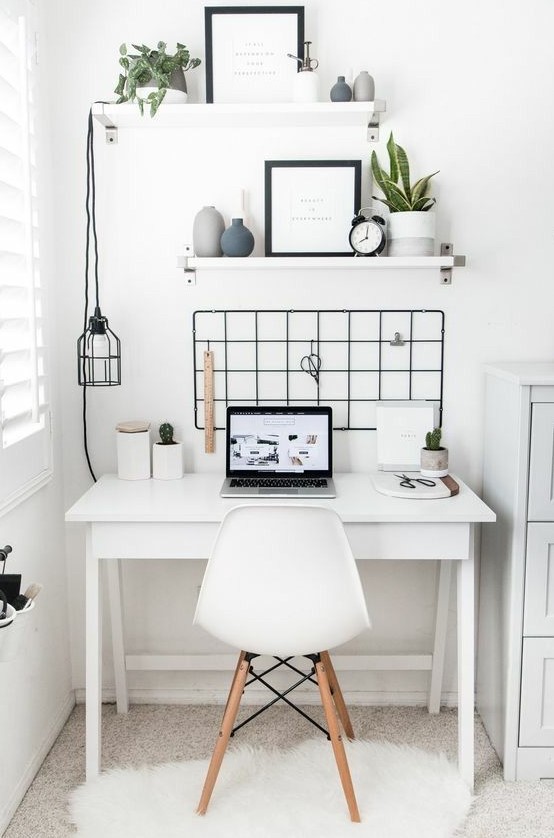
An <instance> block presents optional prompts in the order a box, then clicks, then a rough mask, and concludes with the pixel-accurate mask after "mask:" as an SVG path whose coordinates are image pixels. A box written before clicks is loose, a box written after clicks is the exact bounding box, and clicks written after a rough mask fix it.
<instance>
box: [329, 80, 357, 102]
mask: <svg viewBox="0 0 554 838" xmlns="http://www.w3.org/2000/svg"><path fill="white" fill-rule="evenodd" d="M329 95H330V97H331V102H350V100H351V99H352V88H351V87H350V85H349V84H347V83H346V82H345V80H344V76H339V77H338V79H337V80H336V82H335V83H334V85H333V87H332V88H331V92H330V94H329Z"/></svg>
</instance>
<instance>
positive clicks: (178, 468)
mask: <svg viewBox="0 0 554 838" xmlns="http://www.w3.org/2000/svg"><path fill="white" fill-rule="evenodd" d="M159 434H160V441H159V442H155V443H154V445H153V446H152V476H153V477H154V478H155V479H156V480H179V479H180V478H181V477H182V476H183V473H184V469H183V443H182V442H176V441H175V440H174V439H173V425H170V424H169V422H163V423H162V424H161V425H160V430H159Z"/></svg>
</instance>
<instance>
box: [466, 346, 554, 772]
mask: <svg viewBox="0 0 554 838" xmlns="http://www.w3.org/2000/svg"><path fill="white" fill-rule="evenodd" d="M483 499H484V501H485V503H487V504H488V505H489V506H491V507H492V508H493V509H494V510H495V512H496V514H497V523H496V525H495V526H494V527H483V533H482V543H481V581H480V605H479V639H478V663H477V708H478V711H479V713H480V716H481V718H482V720H483V723H484V725H485V728H486V730H487V733H488V735H489V737H490V739H491V742H492V744H493V745H494V748H495V750H496V751H497V753H498V755H499V757H500V759H501V760H502V762H503V765H504V778H505V779H506V780H536V779H541V778H554V363H553V364H546V363H544V364H543V363H520V364H519V363H506V364H497V365H494V366H489V367H487V368H486V413H485V432H484V474H483Z"/></svg>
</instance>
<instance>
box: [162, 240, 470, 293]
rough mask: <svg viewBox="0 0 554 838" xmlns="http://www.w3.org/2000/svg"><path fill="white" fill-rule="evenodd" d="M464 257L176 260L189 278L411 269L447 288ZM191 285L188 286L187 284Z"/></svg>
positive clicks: (185, 257)
mask: <svg viewBox="0 0 554 838" xmlns="http://www.w3.org/2000/svg"><path fill="white" fill-rule="evenodd" d="M442 248H443V249H447V252H450V253H452V249H453V248H452V245H451V244H443V245H442ZM465 263H466V257H465V256H457V255H447V254H445V255H444V256H377V257H354V256H246V257H227V256H222V257H220V258H213V259H209V258H202V257H198V256H187V255H185V256H182V257H180V258H179V260H178V267H180V268H183V269H184V270H185V271H186V272H188V273H189V275H191V276H192V274H193V273H194V272H195V271H245V270H250V271H251V270H258V271H267V270H280V271H282V270H295V271H298V270H305V271H310V270H319V271H321V270H343V269H344V270H353V271H358V272H359V271H380V270H383V269H390V268H396V269H397V270H402V269H407V268H408V269H410V270H411V269H414V268H419V269H422V268H426V269H435V270H438V271H440V281H441V285H450V284H451V282H452V269H453V268H455V267H463V266H464V265H465ZM189 284H192V283H189Z"/></svg>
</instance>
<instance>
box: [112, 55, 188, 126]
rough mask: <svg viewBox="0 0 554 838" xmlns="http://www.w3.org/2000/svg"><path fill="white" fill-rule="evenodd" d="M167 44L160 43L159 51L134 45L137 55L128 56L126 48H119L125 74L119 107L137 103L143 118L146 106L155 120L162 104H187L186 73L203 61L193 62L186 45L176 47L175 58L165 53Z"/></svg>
mask: <svg viewBox="0 0 554 838" xmlns="http://www.w3.org/2000/svg"><path fill="white" fill-rule="evenodd" d="M166 46H167V45H166V44H164V42H163V41H160V42H159V43H158V46H157V48H156V49H150V47H147V46H145V45H144V44H142V46H138V45H137V44H133V49H135V50H136V52H137V54H136V55H128V54H127V44H121V46H120V47H119V53H120V58H119V63H120V65H121V67H122V69H123V72H122V73H120V74H119V81H118V83H117V87H116V88H115V91H114V92H115V93H117V95H118V96H119V99H118V100H117V104H118V105H120V104H121V103H122V102H134V101H137V102H138V106H139V108H140V112H141V114H144V105H145V104H146V105H150V116H154V115H155V113H156V111H157V110H158V108H159V107H160V105H161V104H162V102H163V101H165V102H170V103H173V104H175V103H179V102H186V101H187V83H186V80H185V73H186V71H187V70H194V68H195V67H198V65H199V64H200V58H191V57H190V53H189V51H188V49H187V48H186V46H185V45H184V44H179V43H178V44H177V48H176V50H175V53H174V54H173V55H168V54H167V53H166Z"/></svg>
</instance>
